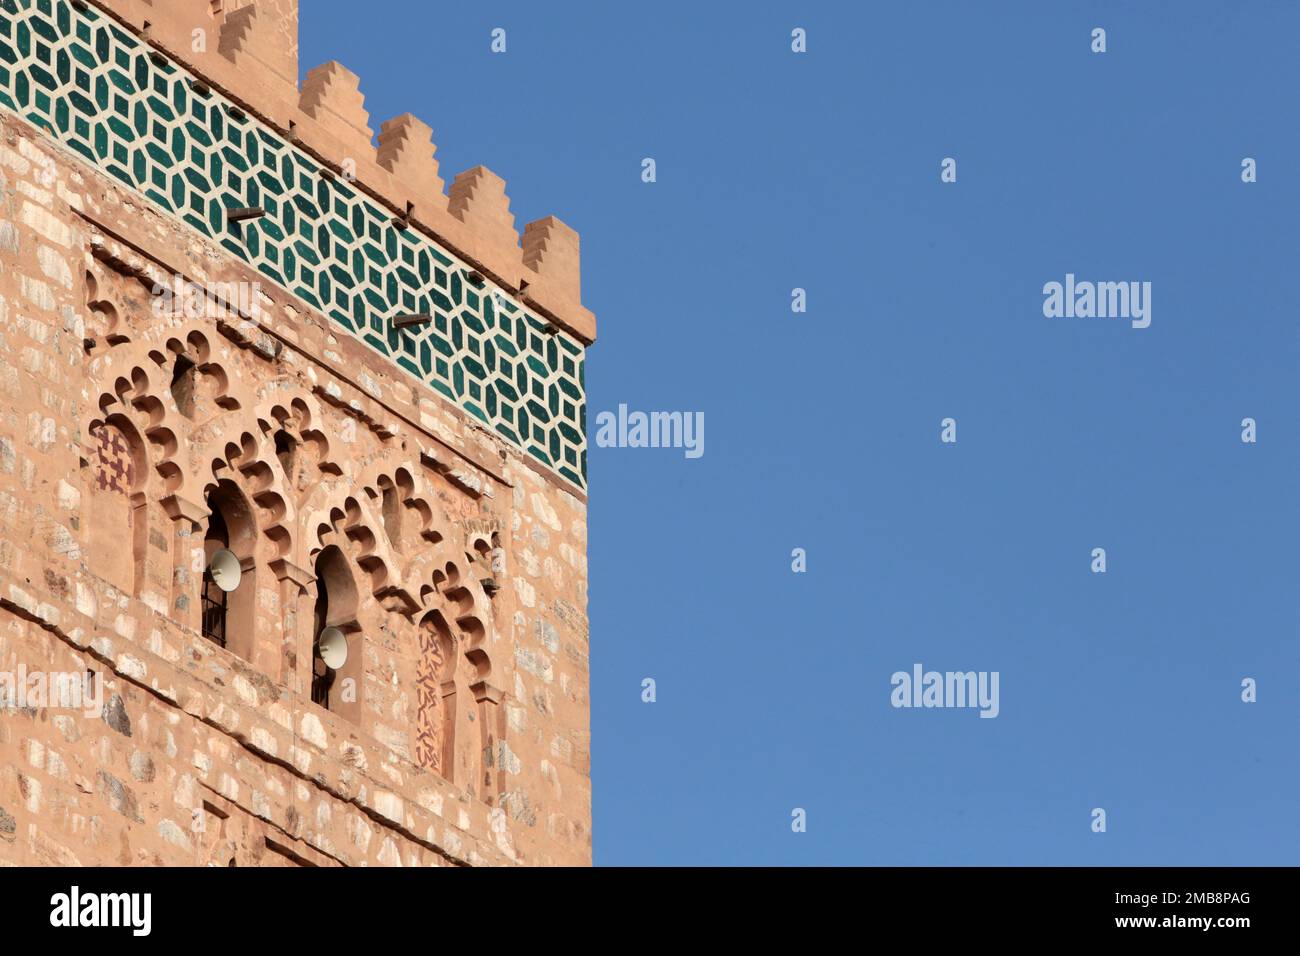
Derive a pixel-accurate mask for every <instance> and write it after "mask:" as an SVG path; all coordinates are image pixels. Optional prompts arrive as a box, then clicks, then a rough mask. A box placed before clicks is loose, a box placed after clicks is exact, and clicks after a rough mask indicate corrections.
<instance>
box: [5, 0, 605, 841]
mask: <svg viewBox="0 0 1300 956" xmlns="http://www.w3.org/2000/svg"><path fill="white" fill-rule="evenodd" d="M69 2H70V0H69ZM92 6H93V7H94V8H96V9H100V10H102V11H104V12H106V13H109V14H111V15H113V16H114V17H117V18H120V24H121V26H122V27H123V28H124V29H130V30H131V31H133V32H135V33H137V34H138V35H140V36H143V37H145V38H146V39H147V41H148V42H149V43H150V44H152V45H154V46H155V47H156V48H157V49H159V50H160V51H163V52H165V53H166V55H167V56H170V57H174V58H175V59H176V60H178V61H180V62H182V63H184V64H185V65H186V68H187V69H189V70H191V71H192V72H193V73H194V74H195V75H196V76H201V77H202V78H203V79H204V81H205V82H207V83H209V84H211V86H212V88H213V89H215V90H220V91H222V92H223V94H224V95H226V96H229V97H231V98H232V99H234V100H237V101H238V102H239V103H241V104H242V105H243V107H244V108H245V109H247V110H248V111H249V112H250V113H252V114H254V115H256V116H258V117H260V118H261V119H262V121H263V122H266V123H268V124H271V125H272V126H273V127H274V128H275V129H277V130H280V131H283V132H284V134H285V135H291V136H292V137H293V139H294V141H295V142H297V143H298V144H301V145H302V146H303V147H304V148H305V149H307V150H309V151H310V152H311V153H312V154H313V155H315V156H316V157H317V158H319V159H320V161H321V162H322V163H324V164H326V165H329V166H330V167H331V168H336V169H342V168H344V164H345V162H348V161H351V162H353V163H355V169H356V181H355V182H356V186H357V187H358V188H360V189H363V190H365V191H366V192H367V193H368V194H369V195H371V196H372V197H373V198H374V199H375V201H377V202H381V203H383V204H384V205H385V206H386V207H388V208H391V209H392V210H394V214H395V215H396V214H398V213H403V214H406V215H408V217H409V220H410V221H411V222H412V223H413V224H415V226H416V227H417V228H419V229H420V230H422V231H424V232H426V233H427V234H428V235H429V236H431V237H432V238H434V239H436V240H437V241H438V242H439V243H441V244H442V245H443V247H444V248H446V249H447V250H449V251H450V252H451V253H452V254H454V255H456V256H459V257H461V258H462V259H463V260H464V261H465V262H467V263H470V264H471V265H472V266H473V267H475V268H477V269H479V270H481V271H482V272H483V274H484V275H485V276H487V277H489V278H490V279H491V281H493V282H495V283H498V284H499V285H500V286H501V287H502V288H503V289H506V290H507V291H509V292H510V293H512V294H514V295H517V296H519V297H520V299H521V301H524V302H525V303H526V304H527V305H528V306H529V308H531V309H534V310H536V311H537V312H538V313H539V314H541V315H543V316H545V317H546V319H547V320H548V321H551V322H554V323H555V324H556V325H557V326H559V327H561V328H562V329H564V330H566V332H567V333H568V334H572V335H573V336H575V337H576V338H577V339H578V340H579V341H581V342H582V343H584V344H589V343H590V342H591V341H592V339H593V338H594V335H595V325H594V319H593V318H592V316H591V314H590V313H589V312H587V311H586V310H585V309H584V308H582V306H581V304H580V302H579V285H578V240H577V235H576V233H574V232H573V231H572V230H571V229H569V228H568V227H567V226H565V225H564V224H563V223H561V222H560V221H559V220H558V219H555V218H554V217H548V218H547V219H544V220H541V221H540V222H538V223H533V224H530V225H529V226H528V227H527V228H526V229H525V231H524V234H523V238H522V242H521V241H520V238H519V236H518V235H517V234H516V233H515V231H514V225H513V219H512V217H511V216H510V215H509V212H508V200H507V199H506V197H505V192H504V183H503V182H502V181H501V180H500V179H499V177H497V176H495V175H494V174H493V173H491V172H490V171H489V170H486V169H484V168H482V167H479V168H476V169H473V170H470V171H468V172H466V173H462V174H461V175H459V176H457V177H455V179H454V181H453V182H452V184H451V187H450V190H449V193H450V194H449V195H446V194H444V192H443V184H442V180H441V179H440V178H439V176H438V168H437V163H436V161H435V160H434V159H433V146H432V143H431V133H430V129H429V127H428V126H427V125H425V124H424V123H422V122H421V121H420V120H417V119H415V118H414V117H411V116H402V117H398V118H396V119H393V120H389V121H387V122H384V123H382V124H380V128H379V133H378V147H377V148H376V146H375V145H374V144H373V143H372V140H371V129H372V127H371V125H370V121H369V118H368V116H367V115H366V113H365V110H364V107H363V103H362V98H361V95H360V92H359V88H358V83H357V79H356V77H355V76H353V75H352V74H350V73H348V71H347V70H345V69H344V68H343V67H341V66H339V65H338V64H326V65H325V66H323V67H319V68H317V69H315V70H312V71H310V72H309V73H308V75H307V79H306V81H305V82H304V84H303V85H302V88H301V90H300V89H299V88H298V85H297V76H298V65H297V17H298V8H297V3H296V0H255V2H249V0H245V2H237V0H225V2H221V0H216V2H213V0H166V2H164V0H153V2H150V0H114V2H103V3H96V4H92ZM196 29H204V30H206V31H209V32H210V34H211V36H212V37H213V38H214V39H215V41H216V42H212V43H210V44H208V46H207V48H206V51H205V52H201V53H198V52H193V51H192V49H191V47H192V40H193V36H194V30H196ZM178 277H179V278H178ZM181 282H183V283H184V288H185V289H187V290H189V295H190V301H191V302H193V301H195V297H197V301H198V302H200V303H201V306H202V307H201V308H199V309H197V310H196V309H188V310H186V309H177V310H172V311H160V309H159V308H158V302H159V297H158V296H157V295H156V294H155V293H156V290H157V289H158V288H159V287H163V288H172V287H176V286H177V284H178V283H181ZM217 551H228V552H230V553H231V554H232V555H233V556H234V558H235V559H236V560H237V562H238V565H239V568H240V580H239V585H238V588H237V589H236V590H235V591H233V592H229V593H226V592H221V591H219V590H218V589H215V588H214V587H213V583H212V579H211V575H210V574H209V573H208V572H207V570H206V569H207V568H208V566H209V563H210V562H211V560H212V558H213V555H214V554H215V553H216V552H217ZM586 594H587V559H586V502H585V499H584V497H583V496H582V494H581V493H580V492H579V491H577V490H576V489H574V488H573V487H572V485H571V483H568V482H566V481H564V480H563V479H562V478H560V477H558V476H556V475H554V474H552V473H551V472H550V471H548V470H547V469H546V468H543V467H539V466H538V464H537V462H536V461H535V460H534V459H533V458H531V457H530V456H529V455H528V454H526V453H524V452H523V451H521V450H520V449H519V448H518V447H517V446H516V445H514V444H513V443H511V442H509V441H505V440H503V439H502V438H501V437H500V436H499V435H497V434H495V433H494V432H493V431H492V430H490V429H488V428H485V427H484V426H483V424H482V423H481V422H479V421H478V420H476V419H475V418H474V417H473V416H471V415H469V414H467V413H466V412H465V411H464V410H463V409H461V408H459V407H457V406H456V404H455V403H453V402H451V401H448V400H447V399H446V398H445V397H443V396H441V395H439V394H438V393H437V392H435V391H434V390H433V389H430V388H428V387H426V386H425V385H424V384H422V383H421V382H419V381H418V380H416V379H414V378H413V377H411V376H409V375H406V374H404V373H402V372H401V371H400V370H399V369H397V368H396V367H395V366H394V365H393V363H392V362H390V361H389V359H387V358H386V357H384V356H383V355H381V354H379V353H377V352H376V351H375V350H374V349H372V348H370V347H368V346H367V345H366V344H364V343H363V342H361V341H359V340H358V339H356V338H354V337H352V336H350V335H347V334H343V333H340V332H339V330H338V329H337V327H336V326H335V325H334V324H333V323H332V322H331V320H330V319H329V318H328V317H326V316H325V315H323V314H321V312H320V311H318V310H317V309H315V308H313V307H312V306H311V305H309V304H307V303H305V302H304V301H302V300H301V299H300V298H298V297H296V296H294V295H293V294H291V293H289V292H287V291H285V290H284V289H282V288H280V287H278V286H276V285H275V284H274V283H271V282H268V281H267V280H266V279H265V277H264V276H261V275H259V274H258V272H257V271H255V270H254V269H253V268H251V267H250V266H249V265H248V264H246V263H245V262H242V261H240V260H239V259H238V258H237V257H235V256H232V255H231V254H230V253H229V252H228V251H227V250H226V249H224V248H223V247H222V246H221V245H220V244H218V243H216V242H214V241H213V240H212V239H211V238H208V237H205V236H202V235H200V234H199V233H198V232H197V231H196V230H195V229H193V228H192V227H191V226H190V225H187V224H186V223H185V222H183V221H182V220H181V219H179V218H178V217H176V216H174V215H172V214H170V213H168V212H166V211H164V210H163V209H161V208H159V207H158V206H157V205H155V204H153V203H151V202H150V201H149V200H148V199H147V198H145V197H143V196H141V195H140V194H139V193H138V192H136V191H134V190H132V189H130V188H128V187H127V186H125V185H123V184H122V183H121V182H118V181H117V180H115V179H114V178H113V177H112V176H109V175H107V174H105V173H104V172H103V171H101V170H99V169H96V168H95V167H94V165H92V164H90V163H88V162H86V161H85V160H84V159H83V158H82V157H80V156H78V155H77V154H76V153H74V152H73V151H71V150H69V149H68V148H67V147H66V146H64V145H61V144H60V143H58V142H57V141H56V140H55V139H54V138H52V137H51V136H50V135H49V134H48V133H47V132H46V131H44V130H42V129H41V128H40V127H39V126H38V125H36V124H33V123H32V122H29V121H28V120H27V119H26V118H24V117H22V116H19V115H15V114H14V113H13V112H10V111H4V110H0V862H3V863H9V864H20V865H62V864H82V865H110V866H115V865H219V866H230V865H237V866H248V865H316V866H337V865H346V866H358V865H384V866H397V865H402V866H409V865H439V866H441V865H503V864H538V865H586V864H589V863H590V860H591V780H590V733H589V723H588V716H589V699H588V687H589V668H588V627H587V616H586ZM223 595H224V596H223ZM218 624H219V625H220V626H219V627H218ZM327 627H330V628H337V629H338V630H339V631H340V632H341V633H342V634H343V635H344V638H345V640H346V646H347V655H346V663H344V664H342V665H341V666H340V667H339V668H337V669H331V668H326V667H324V666H323V665H322V658H321V655H320V654H319V653H318V652H317V651H316V649H315V642H316V638H317V636H318V635H319V634H320V633H322V631H323V629H324V628H327ZM223 644H224V646H223ZM6 675H9V676H8V677H6ZM20 675H21V676H22V677H23V680H22V681H19V680H18V677H19V676H20ZM69 675H71V676H75V677H76V678H77V686H78V687H89V688H98V689H99V691H100V692H101V697H100V700H99V703H100V704H102V706H100V707H99V708H98V711H97V712H92V711H93V710H94V709H95V708H93V707H91V706H80V707H72V706H66V704H67V703H68V701H67V700H66V698H65V699H55V697H56V695H55V694H53V693H46V694H44V695H42V687H46V688H48V687H49V686H51V682H55V683H56V682H57V679H59V678H60V676H61V679H64V680H65V681H66V680H70V679H71V677H70V676H69ZM47 678H48V680H46V679H47ZM42 681H45V683H44V684H42ZM81 703H82V704H83V705H86V704H87V702H86V701H82V702H81Z"/></svg>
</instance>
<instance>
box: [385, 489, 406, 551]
mask: <svg viewBox="0 0 1300 956" xmlns="http://www.w3.org/2000/svg"><path fill="white" fill-rule="evenodd" d="M380 513H381V515H382V516H383V519H384V533H385V534H387V535H388V541H389V543H390V544H392V546H393V547H394V548H396V549H397V550H398V551H401V550H402V501H401V498H400V496H399V495H398V493H397V488H396V487H395V486H393V485H385V486H384V495H383V500H382V501H381V503H380Z"/></svg>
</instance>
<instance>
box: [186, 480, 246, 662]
mask: <svg viewBox="0 0 1300 956" xmlns="http://www.w3.org/2000/svg"><path fill="white" fill-rule="evenodd" d="M207 506H208V512H209V514H208V522H207V530H206V531H205V533H204V535H203V558H204V562H203V569H204V570H203V585H202V590H201V592H200V597H199V600H200V611H201V629H202V632H203V636H204V637H206V638H207V639H208V640H210V641H212V642H213V643H214V644H219V645H221V646H222V647H224V648H226V649H227V650H228V651H231V652H232V653H235V654H238V655H239V656H240V657H243V658H244V659H246V660H252V658H253V649H254V647H255V643H256V642H255V637H256V635H255V633H254V620H255V610H256V594H257V582H256V580H255V566H254V563H253V553H254V548H255V545H256V540H257V531H256V525H255V523H254V520H253V509H252V506H251V505H250V504H249V503H248V500H247V499H246V498H245V497H244V495H243V493H242V492H240V490H239V487H238V486H237V485H235V483H234V482H232V481H230V480H229V479H223V480H222V481H221V482H219V483H218V485H217V487H216V488H215V489H213V491H212V492H211V493H210V494H209V495H208V498H207Z"/></svg>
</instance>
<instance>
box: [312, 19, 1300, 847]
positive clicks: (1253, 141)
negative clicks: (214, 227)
mask: <svg viewBox="0 0 1300 956" xmlns="http://www.w3.org/2000/svg"><path fill="white" fill-rule="evenodd" d="M304 7H305V8H306V9H305V10H304V12H303V18H302V61H303V66H304V69H305V68H307V67H309V66H312V65H315V64H316V63H319V62H323V61H325V60H327V59H339V60H341V61H342V62H343V63H345V64H346V65H347V66H348V67H349V68H351V69H352V70H354V71H355V72H357V73H358V74H360V76H361V77H362V90H363V92H364V93H365V94H366V98H367V106H368V108H369V109H370V111H371V116H372V119H373V123H372V125H374V126H375V127H376V128H378V125H379V122H380V121H381V120H382V119H385V118H387V117H389V116H393V115H397V114H398V113H402V112H406V111H411V112H414V113H416V114H417V115H419V116H420V117H421V118H423V119H425V120H426V121H427V122H429V123H430V124H431V125H432V126H433V127H434V131H435V139H436V141H437V143H438V153H437V155H438V158H439V160H440V161H441V163H442V173H443V176H444V178H445V179H447V180H448V181H450V180H451V178H452V177H453V175H454V174H455V172H457V171H459V170H462V169H466V168H468V167H471V166H474V165H477V164H479V163H483V164H485V165H488V166H490V167H491V168H492V169H494V170H495V171H496V172H498V173H499V174H500V175H502V176H503V177H504V178H505V179H506V180H507V183H508V191H509V193H510V195H511V198H512V209H513V211H514V212H515V215H516V221H517V223H519V224H520V225H521V226H522V224H523V223H524V222H527V221H530V220H532V219H536V218H539V217H541V216H544V215H548V214H552V213H554V214H556V215H558V216H560V217H561V218H562V219H564V220H565V221H566V222H568V223H569V224H571V225H572V226H574V227H575V228H576V229H578V230H579V231H580V232H581V234H582V242H583V263H582V265H583V297H584V301H585V302H586V304H587V305H588V306H589V307H590V308H591V309H592V310H593V311H594V312H595V313H596V314H597V317H598V321H599V339H598V341H597V343H596V345H595V346H594V347H593V348H592V349H591V350H590V351H589V352H588V362H587V383H588V389H589V395H588V398H589V409H588V414H589V421H590V420H592V419H593V418H594V415H595V414H596V413H597V412H600V411H602V410H611V409H614V408H616V407H617V405H618V404H619V403H626V404H627V405H628V406H629V407H630V408H632V409H640V410H645V411H651V410H680V411H702V412H703V413H704V415H705V421H706V429H705V454H704V455H703V457H701V458H699V459H695V460H688V459H687V458H686V457H685V456H684V455H683V454H682V452H681V451H680V450H671V449H630V448H621V449H620V448H607V449H600V448H597V449H593V450H592V452H591V459H590V483H591V510H590V568H591V580H590V585H591V604H590V614H591V633H592V637H591V660H592V666H593V672H592V727H593V784H594V791H595V797H594V813H595V821H594V834H595V859H596V862H597V863H598V864H856V863H864V864H920V865H929V864H994V865H1002V864H1070V865H1075V864H1114V865H1126V864H1188V865H1200V864H1204V865H1227V864H1265V863H1269V864H1296V863H1300V852H1298V850H1297V848H1298V847H1300V814H1297V813H1296V812H1295V804H1294V794H1295V793H1296V791H1297V789H1298V787H1300V769H1298V755H1297V747H1296V743H1295V734H1296V727H1297V726H1300V721H1298V718H1300V702H1298V701H1300V698H1298V696H1297V675H1298V674H1300V652H1298V651H1297V642H1296V631H1297V623H1298V621H1297V608H1296V602H1295V590H1296V589H1295V580H1296V576H1297V556H1296V542H1297V541H1300V506H1298V505H1297V496H1296V493H1295V491H1294V485H1295V477H1296V475H1297V470H1298V466H1300V405H1298V404H1297V401H1296V399H1297V381H1298V379H1300V376H1298V372H1300V341H1298V340H1297V331H1296V321H1295V318H1296V315H1297V298H1298V292H1297V288H1296V282H1295V279H1294V275H1295V260H1294V257H1295V254H1296V249H1297V248H1298V247H1300V245H1298V243H1297V240H1298V239H1300V236H1298V233H1300V224H1298V223H1300V220H1298V219H1297V216H1296V215H1295V212H1296V210H1297V208H1300V202H1298V200H1300V196H1298V195H1297V192H1298V191H1300V187H1298V186H1297V183H1298V182H1300V133H1298V132H1297V129H1298V128H1297V126H1296V123H1295V121H1294V117H1295V113H1296V104H1297V101H1298V100H1300V94H1297V92H1296V91H1298V90H1300V58H1297V57H1296V56H1295V49H1294V46H1295V41H1294V37H1295V36H1296V35H1297V33H1298V32H1300V5H1296V4H1291V3H1267V2H1252V3H1208V2H1164V3H1157V2H1153V3H1142V4H1121V3H1052V4H1043V3H1038V2H1017V3H1010V2H1008V3H996V4H970V3H963V2H950V3H934V2H915V3H871V4H849V3H834V4H832V3H820V4H814V5H809V4H798V3H784V4H778V3H745V4H740V3H719V4H701V3H689V4H687V3H672V2H658V3H654V4H651V5H628V4H596V3H555V4H546V5H544V6H542V5H536V4H531V3H481V4H472V5H471V4H443V3H437V4H423V3H421V4H412V3H408V2H397V0H371V2H370V3H368V4H367V5H366V10H367V12H366V15H365V16H360V17H358V16H357V15H356V7H355V4H353V3H351V2H343V0H308V2H305V3H304ZM810 7H811V10H810ZM494 27H503V28H505V29H506V31H507V42H508V52H507V53H506V54H504V55H493V54H491V53H490V52H489V32H490V31H491V30H492V28H494ZM794 27H803V28H805V29H806V30H807V33H808V52H807V53H806V54H802V55H796V54H794V53H792V52H791V50H790V31H791V29H793V28H794ZM1094 27H1104V28H1105V29H1106V31H1107V47H1108V49H1107V52H1106V53H1105V54H1094V53H1092V52H1091V51H1090V48H1089V47H1090V32H1091V30H1092V29H1093V28H1094ZM645 157H653V158H654V159H655V161H656V164H657V182H655V183H650V184H647V183H643V182H642V181H641V161H642V159H643V158H645ZM945 157H953V158H955V159H956V160H957V164H958V166H957V169H958V180H957V182H956V183H954V184H944V183H941V182H940V179H939V172H940V161H941V160H942V159H943V158H945ZM1244 157H1252V158H1254V159H1255V160H1256V161H1257V163H1258V180H1259V181H1258V182H1256V183H1253V184H1244V183H1242V182H1241V177H1240V173H1241V161H1242V159H1243V158H1244ZM1068 272H1069V273H1074V274H1075V275H1076V276H1077V277H1078V278H1079V279H1081V280H1082V279H1090V280H1095V281H1129V280H1135V281H1149V282H1151V283H1152V303H1151V306H1152V323H1151V326H1150V328H1147V329H1133V328H1131V327H1130V325H1129V323H1128V322H1126V321H1117V320H1105V319H1048V318H1045V317H1044V315H1043V311H1042V304H1043V294H1042V287H1043V284H1044V283H1046V282H1049V281H1063V280H1064V277H1065V275H1066V273H1068ZM795 287H802V288H805V289H806V290H807V296H808V311H807V312H806V313H805V314H801V315H796V314H792V312H791V310H790V294H791V289H792V288H795ZM1248 416H1249V417H1252V418H1254V419H1256V420H1257V422H1258V442H1257V443H1255V444H1243V443H1242V441H1241V437H1240V436H1241V425H1240V423H1241V420H1242V419H1243V418H1244V417H1248ZM945 417H953V418H955V419H956V420H957V423H958V441H957V443H956V444H953V445H948V444H942V443H941V442H940V440H939V422H940V420H941V419H943V418H945ZM796 547H801V548H805V549H806V550H807V556H808V570H807V572H806V573H804V574H794V573H792V572H791V568H790V563H791V559H790V553H791V549H792V548H796ZM1096 547H1104V548H1105V549H1106V551H1107V563H1108V570H1107V572H1106V573H1105V574H1093V573H1091V572H1090V569H1089V565H1090V553H1091V551H1092V549H1093V548H1096ZM916 662H921V663H923V664H924V665H925V666H926V668H927V669H931V668H932V669H936V670H941V671H943V670H976V671H998V672H999V673H1000V675H1001V680H1000V705H1001V713H1000V715H999V716H998V717H997V719H993V720H982V719H979V718H978V716H977V714H976V712H975V711H973V710H957V709H933V710H906V709H894V708H892V707H891V706H890V702H889V697H890V691H891V686H890V676H891V675H892V674H893V673H894V672H895V671H898V670H910V669H911V667H912V665H913V664H914V663H916ZM645 677H652V678H654V679H655V681H656V682H657V690H658V694H657V696H658V699H657V702H656V703H654V704H646V703H643V702H642V700H641V681H642V679H643V678H645ZM1244 677H1253V678H1255V679H1256V680H1257V681H1258V688H1259V689H1258V695H1259V700H1258V702H1257V703H1254V704H1245V703H1243V702H1242V701H1241V699H1240V693H1241V687H1240V684H1241V680H1242V679H1243V678H1244ZM796 807H799V808H803V809H805V810H806V812H807V832H804V833H794V832H792V830H791V826H790V823H791V811H792V810H793V809H794V808H796ZM1094 807H1103V808H1105V810H1106V812H1107V832H1106V833H1104V834H1096V833H1093V832H1091V829H1090V822H1091V817H1090V811H1091V810H1092V808H1094Z"/></svg>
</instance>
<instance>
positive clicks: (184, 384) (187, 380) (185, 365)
mask: <svg viewBox="0 0 1300 956" xmlns="http://www.w3.org/2000/svg"><path fill="white" fill-rule="evenodd" d="M197 379H198V366H196V365H195V364H194V363H193V362H191V361H190V360H189V359H188V358H186V357H185V356H184V355H178V356H176V362H175V364H174V365H173V367H172V384H171V392H172V398H174V399H175V400H176V408H177V409H178V410H179V411H180V413H181V414H182V415H184V416H185V417H186V418H193V417H194V386H195V383H196V381H197Z"/></svg>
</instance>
